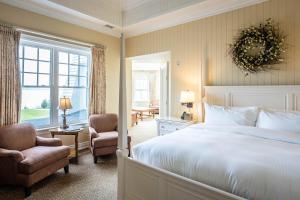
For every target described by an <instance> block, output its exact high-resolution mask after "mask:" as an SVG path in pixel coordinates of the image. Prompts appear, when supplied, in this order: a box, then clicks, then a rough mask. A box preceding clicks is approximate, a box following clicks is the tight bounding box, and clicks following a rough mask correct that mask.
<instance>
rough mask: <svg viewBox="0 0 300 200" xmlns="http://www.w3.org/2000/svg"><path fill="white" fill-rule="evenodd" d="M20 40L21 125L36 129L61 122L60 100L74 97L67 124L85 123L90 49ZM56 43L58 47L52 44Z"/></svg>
mask: <svg viewBox="0 0 300 200" xmlns="http://www.w3.org/2000/svg"><path fill="white" fill-rule="evenodd" d="M39 41H41V39H37V40H34V39H32V38H31V39H30V40H28V39H23V38H22V39H21V45H20V48H19V57H20V60H19V63H20V72H21V85H22V105H21V122H30V123H32V124H33V125H35V126H36V127H37V128H42V127H47V126H56V125H58V124H59V123H61V121H62V119H61V117H60V116H61V114H62V112H61V111H60V110H58V109H57V108H58V102H59V98H60V97H63V96H67V97H70V98H71V101H72V106H73V107H72V109H70V110H68V114H67V115H68V116H67V120H68V123H79V122H82V121H86V120H87V117H88V114H87V105H88V71H89V63H90V50H89V49H87V48H85V49H83V48H82V47H79V48H76V47H75V46H72V48H71V47H70V46H68V45H67V44H62V43H57V42H49V41H42V42H39ZM53 44H55V45H53Z"/></svg>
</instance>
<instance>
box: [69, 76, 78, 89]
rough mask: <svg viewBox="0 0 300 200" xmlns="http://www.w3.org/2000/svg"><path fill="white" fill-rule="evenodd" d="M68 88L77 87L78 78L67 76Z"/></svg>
mask: <svg viewBox="0 0 300 200" xmlns="http://www.w3.org/2000/svg"><path fill="white" fill-rule="evenodd" d="M69 86H70V87H77V86H78V77H77V76H69Z"/></svg>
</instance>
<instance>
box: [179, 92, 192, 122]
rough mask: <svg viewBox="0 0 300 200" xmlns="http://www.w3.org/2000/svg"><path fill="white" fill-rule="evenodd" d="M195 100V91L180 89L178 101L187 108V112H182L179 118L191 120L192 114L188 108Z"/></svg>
mask: <svg viewBox="0 0 300 200" xmlns="http://www.w3.org/2000/svg"><path fill="white" fill-rule="evenodd" d="M194 102H195V93H194V92H192V91H189V90H186V91H181V93H180V103H181V105H183V106H186V107H187V108H188V112H183V113H182V115H181V119H185V120H192V119H193V114H192V113H191V112H190V109H191V108H192V107H193V103H194Z"/></svg>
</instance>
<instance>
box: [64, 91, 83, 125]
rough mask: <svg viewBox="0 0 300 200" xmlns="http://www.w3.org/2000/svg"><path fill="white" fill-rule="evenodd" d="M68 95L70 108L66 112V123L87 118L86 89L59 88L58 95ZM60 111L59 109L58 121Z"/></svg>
mask: <svg viewBox="0 0 300 200" xmlns="http://www.w3.org/2000/svg"><path fill="white" fill-rule="evenodd" d="M63 96H66V97H70V98H71V103H72V109H70V110H68V112H67V120H68V123H71V122H78V121H82V120H87V89H86V88H60V89H59V97H63ZM61 114H62V111H61V110H59V121H60V122H61V121H62V118H61V117H60V116H61Z"/></svg>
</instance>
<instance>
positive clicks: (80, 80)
mask: <svg viewBox="0 0 300 200" xmlns="http://www.w3.org/2000/svg"><path fill="white" fill-rule="evenodd" d="M86 82H87V80H86V77H80V79H79V86H80V87H86V85H87V83H86Z"/></svg>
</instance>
